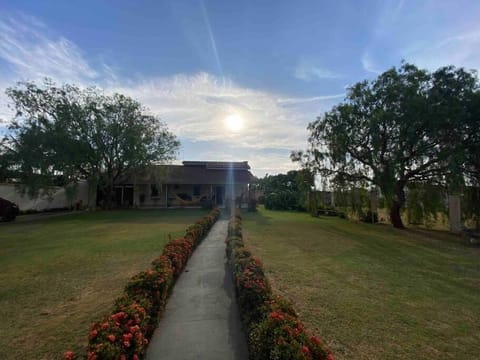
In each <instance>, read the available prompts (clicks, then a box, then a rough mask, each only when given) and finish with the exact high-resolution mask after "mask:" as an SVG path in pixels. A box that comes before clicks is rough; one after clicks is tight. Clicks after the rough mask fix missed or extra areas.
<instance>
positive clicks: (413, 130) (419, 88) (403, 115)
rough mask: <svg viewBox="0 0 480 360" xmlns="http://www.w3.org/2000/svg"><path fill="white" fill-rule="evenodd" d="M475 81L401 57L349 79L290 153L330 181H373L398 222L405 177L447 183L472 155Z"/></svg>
mask: <svg viewBox="0 0 480 360" xmlns="http://www.w3.org/2000/svg"><path fill="white" fill-rule="evenodd" d="M478 85H479V84H478V79H477V76H476V74H475V73H474V72H472V71H466V70H465V69H462V68H455V67H453V66H448V67H443V68H440V69H438V70H437V71H435V72H428V71H426V70H422V69H419V68H417V67H416V66H414V65H412V64H408V63H402V65H401V66H400V67H399V68H392V69H390V70H388V71H386V72H384V73H383V74H381V75H379V76H378V77H377V78H376V79H374V80H372V81H363V82H359V83H357V84H355V85H353V86H352V87H350V88H349V89H348V92H347V95H346V99H345V101H344V102H342V103H340V104H338V105H337V106H335V107H333V108H332V109H331V110H330V111H328V112H326V113H325V114H324V115H323V116H322V117H319V118H317V120H316V121H314V122H312V123H310V124H309V126H308V130H309V132H310V136H309V139H308V140H309V144H310V147H309V149H308V150H307V151H306V152H295V153H292V160H294V161H300V162H302V163H303V165H304V166H305V167H306V168H310V169H312V170H313V171H315V172H316V173H319V174H321V175H323V176H326V177H329V178H332V179H333V181H334V182H336V183H360V184H366V185H373V186H378V187H379V188H380V189H381V191H382V193H383V196H384V197H385V200H386V202H387V205H388V207H389V208H390V219H391V221H392V224H393V225H394V226H395V227H399V228H402V227H403V223H402V219H401V217H400V210H401V209H402V207H403V206H404V204H405V199H406V198H405V187H406V186H407V184H409V183H412V182H416V183H430V184H443V185H445V186H449V187H451V188H453V187H454V186H458V185H459V184H461V183H462V182H463V180H464V178H463V174H465V169H466V164H467V162H468V161H470V162H471V163H472V164H473V163H474V161H473V160H474V159H477V158H478V152H475V151H473V150H472V149H475V148H476V149H478V140H479V139H478V137H479V136H478V129H479V125H480V119H479V117H478V116H477V114H478V111H479V108H478V104H479V101H478V88H479V86H478ZM471 168H474V167H473V166H471Z"/></svg>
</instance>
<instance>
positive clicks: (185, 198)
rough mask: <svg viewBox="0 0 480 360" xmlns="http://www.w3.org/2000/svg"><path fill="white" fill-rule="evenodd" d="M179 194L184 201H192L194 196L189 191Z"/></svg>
mask: <svg viewBox="0 0 480 360" xmlns="http://www.w3.org/2000/svg"><path fill="white" fill-rule="evenodd" d="M177 196H178V197H179V198H180V199H182V200H184V201H192V196H191V195H189V194H187V193H179V194H177Z"/></svg>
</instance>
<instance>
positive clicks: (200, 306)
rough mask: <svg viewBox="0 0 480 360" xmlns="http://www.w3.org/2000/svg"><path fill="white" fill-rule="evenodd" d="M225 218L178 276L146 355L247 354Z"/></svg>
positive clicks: (180, 359) (199, 357)
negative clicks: (229, 255)
mask: <svg viewBox="0 0 480 360" xmlns="http://www.w3.org/2000/svg"><path fill="white" fill-rule="evenodd" d="M227 225H228V221H227V220H218V221H217V222H216V224H215V225H214V226H213V228H212V229H211V230H210V233H209V234H208V236H207V237H206V238H205V239H204V240H203V241H202V243H201V244H200V246H199V247H198V248H197V249H196V250H195V251H194V253H193V255H192V257H191V258H190V260H189V262H188V264H187V267H186V269H185V271H184V272H183V273H182V275H181V276H180V278H179V279H178V281H177V283H176V284H175V287H174V289H173V292H172V295H171V296H170V298H169V300H168V303H167V306H166V309H165V313H164V315H163V318H162V320H161V321H160V324H159V326H158V328H157V330H156V331H155V333H154V335H153V338H152V340H151V342H150V345H149V348H148V352H147V360H160V359H168V360H193V359H195V360H217V359H218V360H229V359H232V360H246V359H248V352H247V347H246V343H245V336H244V334H243V331H242V327H241V322H240V317H239V314H238V309H237V303H236V300H235V289H234V285H233V281H232V274H231V272H230V269H229V268H228V264H227V262H226V261H227V260H226V255H225V238H226V235H227Z"/></svg>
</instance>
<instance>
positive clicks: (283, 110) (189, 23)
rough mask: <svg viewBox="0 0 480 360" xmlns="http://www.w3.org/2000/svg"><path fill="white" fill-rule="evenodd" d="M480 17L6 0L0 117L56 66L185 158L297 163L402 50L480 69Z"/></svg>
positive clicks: (360, 8) (473, 11)
mask: <svg viewBox="0 0 480 360" xmlns="http://www.w3.org/2000/svg"><path fill="white" fill-rule="evenodd" d="M479 18H480V2H479V1H443V0H431V1H421V0H411V1H408V0H404V1H399V0H397V1H379V0H378V1H358V0H351V1H346V0H345V1H341V0H339V1H301V0H298V1H278V0H277V1H225V0H224V1H209V0H203V1H199V0H191V1H183V0H175V1H158V0H157V1H98V0H97V1H61V0H58V1H47V0H45V1H2V2H0V91H1V92H2V95H0V119H1V121H2V124H0V126H3V127H4V126H5V125H6V124H7V123H8V121H10V120H11V111H10V110H9V109H8V107H7V105H8V99H7V98H6V97H5V96H4V95H3V92H4V89H5V88H6V87H8V86H12V85H14V84H15V82H16V81H19V80H37V81H38V80H39V79H41V78H42V77H45V76H47V77H50V78H52V79H54V80H56V81H57V82H59V83H64V82H69V83H75V84H79V85H81V86H91V85H95V86H99V87H102V88H103V89H105V91H107V92H115V91H118V92H122V93H125V94H127V95H130V96H132V97H134V98H136V99H138V100H139V101H141V102H142V103H143V104H145V105H146V106H147V107H148V108H149V109H150V111H151V112H152V113H155V114H157V115H159V117H160V118H161V119H162V121H164V122H166V123H167V124H168V126H169V127H170V129H171V130H173V131H174V132H175V133H176V134H177V135H178V136H179V138H180V140H181V141H182V144H183V146H182V149H181V151H180V153H179V160H180V161H181V160H248V161H249V162H250V164H251V166H252V170H253V172H254V173H255V174H256V175H258V176H263V175H264V174H265V173H270V174H275V173H278V172H285V171H287V170H289V169H293V168H295V166H296V165H295V164H292V163H291V162H290V160H289V153H290V151H291V150H295V149H302V148H305V147H306V146H307V143H306V139H307V136H308V134H307V131H306V126H307V124H308V123H309V122H310V121H313V120H315V118H316V117H317V116H319V115H321V114H322V113H323V112H324V111H326V110H328V109H329V108H331V107H332V106H333V105H334V104H336V103H338V102H339V101H342V99H343V96H344V94H345V88H346V87H347V86H348V85H350V84H353V83H355V82H357V81H361V80H363V79H371V78H374V77H375V76H376V75H378V73H379V72H381V71H384V70H386V69H388V68H390V67H392V66H398V65H399V64H400V61H401V60H402V59H405V60H407V61H411V62H413V63H415V64H417V65H418V66H420V67H425V68H427V69H430V70H434V69H436V68H438V67H439V66H442V65H448V64H453V65H456V66H465V67H467V68H469V69H478V68H479V65H480V22H479V21H478V19H479ZM229 116H230V117H231V116H235V117H236V118H237V119H240V121H241V122H242V125H243V127H242V128H241V129H232V128H230V127H228V125H227V124H226V120H225V119H226V118H228V117H229ZM0 131H1V128H0Z"/></svg>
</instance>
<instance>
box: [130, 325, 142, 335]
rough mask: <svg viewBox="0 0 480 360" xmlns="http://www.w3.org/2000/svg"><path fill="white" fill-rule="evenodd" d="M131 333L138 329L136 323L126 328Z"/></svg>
mask: <svg viewBox="0 0 480 360" xmlns="http://www.w3.org/2000/svg"><path fill="white" fill-rule="evenodd" d="M128 330H129V331H130V332H131V333H132V334H135V333H136V332H137V331H138V330H140V327H139V326H138V325H135V326H130V328H129V329H128Z"/></svg>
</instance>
